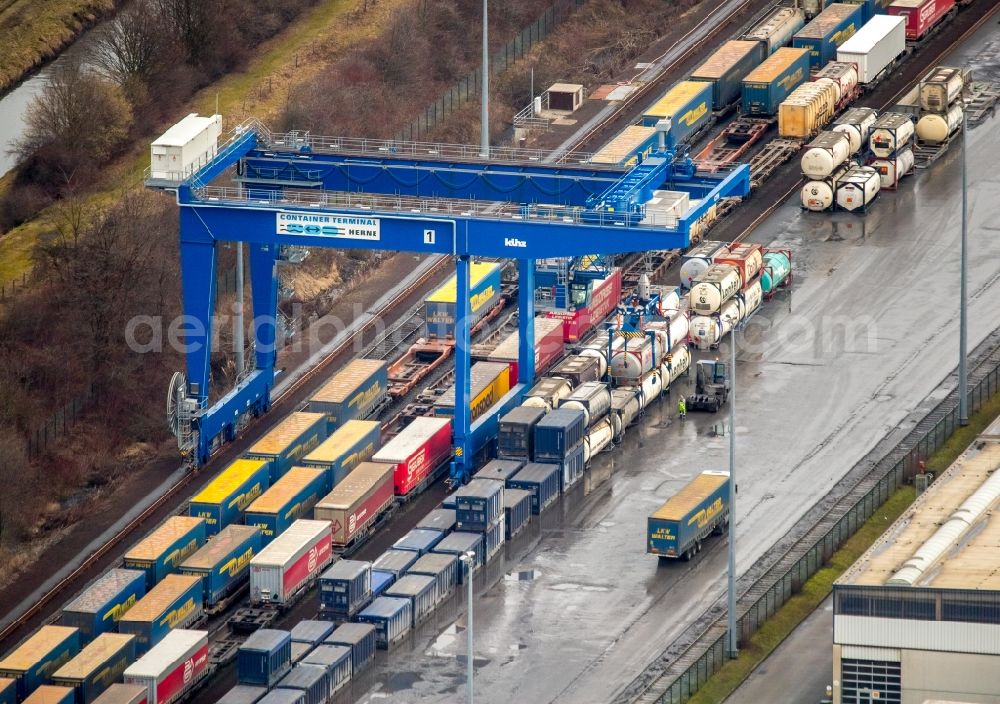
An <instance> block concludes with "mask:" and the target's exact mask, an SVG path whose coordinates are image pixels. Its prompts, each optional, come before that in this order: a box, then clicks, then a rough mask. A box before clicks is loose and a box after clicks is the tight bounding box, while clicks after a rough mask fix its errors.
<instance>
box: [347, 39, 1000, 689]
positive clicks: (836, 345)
mask: <svg viewBox="0 0 1000 704" xmlns="http://www.w3.org/2000/svg"><path fill="white" fill-rule="evenodd" d="M961 53H962V57H957V58H964V57H969V56H975V57H976V58H975V60H974V61H972V62H971V63H972V65H973V67H974V68H978V69H980V72H979V75H980V76H981V77H984V78H985V77H992V78H994V79H997V78H1000V58H998V57H1000V41H998V40H997V38H996V31H995V25H993V24H992V23H990V24H989V25H987V26H986V27H985V28H984V30H982V31H980V33H979V34H978V35H977V38H976V39H975V40H974V41H972V42H970V43H969V45H968V46H967V47H965V49H964V50H963V51H962V52H961ZM957 58H956V59H952V63H954V61H955V60H957ZM984 69H985V70H984ZM998 129H1000V122H998V121H997V120H995V119H994V120H991V121H988V122H987V123H985V124H983V125H982V126H980V127H979V128H977V129H976V130H974V131H972V132H971V134H970V160H969V182H970V207H971V213H972V217H971V225H970V231H969V241H970V251H971V256H970V269H969V271H970V288H969V291H970V296H971V308H970V318H969V320H970V338H969V347H970V349H972V348H974V347H975V345H976V344H978V342H979V341H980V340H982V339H983V338H984V337H985V335H986V334H987V333H988V332H989V331H991V330H993V329H994V328H996V327H997V326H998V325H1000V238H998V232H1000V225H998V224H997V216H998V212H1000V179H998V177H997V175H996V166H995V164H997V163H1000V140H998V139H996V134H997V130H998ZM959 163H960V162H959V152H958V150H957V148H955V149H952V150H951V152H950V153H949V154H948V155H946V156H945V157H944V158H943V159H942V160H940V161H939V162H938V163H936V164H935V165H934V166H933V167H932V168H931V169H929V170H927V171H924V172H919V173H918V174H917V175H916V176H914V177H910V178H909V179H907V180H906V181H905V182H904V184H903V185H902V187H901V188H900V190H899V191H898V192H896V193H883V194H882V195H881V196H880V197H879V199H878V201H876V203H875V204H874V205H873V207H872V209H871V211H870V212H869V214H868V215H867V216H866V217H859V216H855V215H851V214H846V213H839V214H835V215H831V214H805V213H802V212H801V211H800V210H799V208H798V206H797V202H792V203H789V204H786V205H785V206H783V207H782V208H780V209H779V210H778V211H777V212H776V213H775V214H774V215H773V216H772V217H771V218H770V219H769V220H768V221H767V222H766V223H765V224H764V225H763V226H762V227H760V228H759V229H758V230H757V232H756V233H755V235H754V237H753V239H754V240H755V241H758V242H761V243H765V244H770V245H788V246H790V247H792V248H793V249H794V251H795V282H794V286H793V289H792V291H791V292H790V293H788V294H781V295H779V296H778V297H776V298H775V299H774V300H772V301H770V302H767V303H765V305H764V308H763V309H762V311H761V312H760V313H759V314H758V315H757V316H756V317H755V318H754V320H753V321H752V322H751V324H750V326H749V328H748V330H747V332H746V334H745V335H744V336H742V338H741V344H740V346H739V347H738V350H739V351H738V358H739V365H738V367H739V368H738V375H737V386H738V389H737V392H738V397H739V402H738V417H737V425H736V427H737V439H738V450H737V458H738V464H737V468H738V469H737V474H738V480H737V481H738V485H739V487H740V492H739V500H738V508H737V516H738V524H737V525H738V537H737V542H738V546H739V554H738V570H739V571H740V572H743V571H744V570H746V569H747V568H748V567H749V566H751V565H752V564H753V563H754V561H755V560H756V559H758V558H759V556H760V555H761V554H762V553H763V552H764V551H765V550H766V549H767V548H768V547H770V546H771V545H772V544H773V542H774V541H775V540H776V539H777V538H779V537H781V536H782V535H783V534H784V533H785V532H786V531H787V530H788V529H789V528H790V527H791V526H792V525H793V524H794V522H795V521H796V520H797V519H798V518H799V517H800V516H801V515H802V514H803V513H804V512H805V511H806V509H807V508H808V507H809V506H811V505H812V503H814V502H815V501H816V500H817V498H818V497H820V496H822V495H823V494H824V493H826V492H827V491H828V490H829V488H830V487H831V486H832V485H833V484H834V483H835V482H837V481H838V480H839V479H840V477H841V476H842V475H843V474H844V473H846V472H847V470H848V469H849V468H850V467H851V466H852V465H853V464H854V463H855V462H856V461H857V460H858V459H860V458H861V457H862V456H863V455H864V454H865V453H866V452H867V451H868V450H870V449H871V448H872V447H873V446H874V445H875V444H876V443H877V442H878V441H879V440H880V439H881V438H882V437H883V436H884V435H886V434H887V433H888V432H889V431H890V430H892V429H894V428H896V427H897V426H898V425H900V424H901V422H902V421H903V420H904V419H905V417H906V416H907V415H908V414H909V413H910V412H911V411H912V410H913V409H914V408H915V407H916V406H917V405H918V403H919V402H920V401H921V400H922V399H923V398H924V397H925V396H926V395H927V394H928V393H930V392H931V391H932V389H933V388H934V387H935V386H936V385H937V384H938V383H939V382H940V381H941V380H942V379H943V378H945V377H946V376H947V375H948V373H949V372H950V371H951V370H952V369H953V368H954V366H955V365H956V363H957V351H958V340H957V331H958V323H957V304H958V286H957V280H958V279H957V277H958V249H957V245H958V241H959V219H958V218H959V213H960V210H959V208H960V203H961V200H960V191H959V177H960V176H959V173H960V172H959ZM708 354H720V355H721V356H723V357H728V354H729V352H728V349H727V348H726V347H725V346H724V347H723V349H722V350H720V351H719V352H718V353H708ZM696 358H697V357H696ZM689 383H693V379H692V380H690V382H689V381H688V380H682V381H681V382H680V385H681V387H682V388H683V389H684V392H685V393H687V392H688V386H687V385H688V384H689ZM676 398H677V391H674V393H672V394H671V395H670V396H669V397H668V398H667V399H666V400H665V401H664V402H663V403H662V404H656V405H655V406H654V407H653V408H651V409H650V410H649V411H648V412H647V413H646V416H645V418H644V419H643V420H642V421H641V422H640V423H639V424H637V425H636V426H634V427H633V428H632V429H631V430H630V431H629V434H628V436H627V438H626V440H625V442H624V443H623V445H622V446H621V447H619V448H618V449H617V450H616V451H615V452H610V453H605V454H603V455H601V456H599V457H598V458H596V459H595V461H594V462H593V466H592V469H591V471H590V472H589V473H588V476H587V481H586V485H585V486H584V487H577V489H576V490H575V491H573V492H571V493H570V495H569V496H567V497H565V498H564V499H563V501H562V502H561V503H560V504H559V505H558V507H557V508H555V509H553V511H552V512H551V513H550V515H547V516H545V517H544V520H543V521H542V522H541V524H540V525H539V523H537V522H536V523H535V524H533V527H532V534H531V535H529V536H526V537H525V538H522V539H521V540H520V541H519V542H518V543H514V544H513V545H511V546H509V547H510V548H511V549H510V550H509V551H508V553H509V555H508V558H507V559H506V560H504V561H500V560H496V561H494V563H493V564H492V565H491V567H490V569H489V571H488V573H487V574H485V575H484V576H483V577H482V578H480V580H479V582H478V584H477V591H478V592H479V594H478V597H477V601H476V612H475V653H476V658H475V666H476V699H477V701H479V702H497V703H499V702H510V701H524V702H532V704H535V703H538V704H541V703H543V702H565V703H572V704H588V703H590V702H607V701H610V700H612V699H613V698H614V696H615V694H616V693H617V692H619V691H620V690H621V689H622V688H623V687H625V686H626V685H627V684H628V683H629V682H631V681H632V679H633V678H634V677H635V676H636V675H637V674H638V673H639V672H640V671H641V670H642V668H643V667H644V666H645V665H646V664H647V663H648V662H649V661H651V660H652V659H653V658H654V657H656V656H657V655H658V654H659V653H660V652H661V651H662V650H663V648H664V647H665V646H666V645H667V644H668V643H669V642H670V641H671V640H672V639H673V638H674V637H676V636H677V635H678V634H679V633H681V632H682V631H683V630H684V629H685V627H687V626H688V625H689V624H690V623H691V622H692V621H693V620H694V619H695V618H697V617H698V616H699V615H700V614H701V613H702V611H703V610H704V609H705V608H706V607H707V606H708V605H709V604H711V603H712V602H714V601H715V599H717V598H718V597H719V595H720V594H721V593H722V591H723V590H724V586H725V543H724V541H723V540H721V539H715V540H714V541H711V542H710V543H709V544H708V545H707V547H706V550H705V552H703V554H702V555H700V556H699V557H698V559H696V560H695V561H693V562H692V563H687V564H686V563H672V564H668V565H660V564H658V561H657V560H656V559H655V558H651V557H649V556H647V555H646V554H645V552H644V535H645V533H644V531H645V521H646V516H647V515H648V514H649V513H650V512H651V511H653V510H654V509H655V508H656V507H657V506H658V505H659V504H661V503H662V502H663V501H664V500H666V498H668V497H669V496H671V495H672V494H673V493H675V492H676V491H677V490H678V489H680V488H681V487H682V486H683V485H684V483H685V482H687V481H688V480H689V479H690V478H691V477H692V476H693V475H694V474H695V473H697V472H699V471H702V470H704V469H712V468H725V467H726V466H727V461H728V444H727V443H728V438H725V437H716V436H714V434H713V430H712V427H713V425H714V424H718V423H723V422H724V421H726V416H725V414H720V415H718V416H713V415H710V414H704V415H698V414H691V415H689V417H688V419H687V420H686V421H685V422H679V421H678V420H677V419H676V417H675V416H676V410H675V404H676ZM461 611H462V609H461V608H460V607H459V605H458V603H457V599H453V600H452V601H451V602H449V603H448V604H447V605H446V606H445V607H444V608H443V609H442V610H441V611H439V612H438V613H437V614H436V616H435V617H434V618H433V619H432V620H431V622H429V623H427V624H424V626H422V627H421V628H420V629H419V630H418V631H417V632H416V633H415V634H414V635H413V636H412V637H411V638H409V639H408V640H407V641H406V643H404V644H403V645H402V646H401V647H399V648H397V649H396V650H395V651H393V652H392V653H390V654H389V655H386V654H384V653H380V654H379V661H378V664H377V666H376V668H375V670H374V671H373V672H369V673H367V675H366V676H365V677H363V679H362V682H358V683H355V686H353V687H352V688H351V690H352V691H351V692H350V693H345V696H344V697H343V699H344V700H351V701H361V702H377V701H385V700H390V701H393V702H417V701H419V702H452V701H459V700H460V699H461V697H462V692H463V689H462V687H463V682H464V648H465V646H464V629H465V619H464V615H462V614H461V613H460V612H461ZM359 685H360V686H359Z"/></svg>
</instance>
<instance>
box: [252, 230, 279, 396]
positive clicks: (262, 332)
mask: <svg viewBox="0 0 1000 704" xmlns="http://www.w3.org/2000/svg"><path fill="white" fill-rule="evenodd" d="M250 282H251V286H252V297H253V334H254V340H255V341H256V343H255V344H256V349H257V369H258V370H259V371H261V372H263V373H264V374H265V376H267V378H268V379H273V378H274V365H275V360H276V359H277V357H278V350H277V344H278V245H276V244H253V245H250ZM269 406H270V403H267V404H266V406H265V408H264V409H262V410H267V407H269Z"/></svg>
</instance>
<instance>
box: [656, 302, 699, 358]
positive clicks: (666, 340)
mask: <svg viewBox="0 0 1000 704" xmlns="http://www.w3.org/2000/svg"><path fill="white" fill-rule="evenodd" d="M690 326H691V321H689V320H688V318H687V316H686V315H684V314H683V313H681V312H679V311H678V312H676V313H674V314H673V315H671V316H669V317H668V318H667V319H666V320H654V321H652V322H650V323H648V324H647V325H646V330H652V331H653V332H654V333H655V334H656V345H657V346H656V354H657V356H659V355H660V354H662V353H663V351H664V350H668V349H670V348H671V347H674V346H676V345H677V344H678V343H679V342H683V341H684V340H685V339H687V335H688V330H689V329H690Z"/></svg>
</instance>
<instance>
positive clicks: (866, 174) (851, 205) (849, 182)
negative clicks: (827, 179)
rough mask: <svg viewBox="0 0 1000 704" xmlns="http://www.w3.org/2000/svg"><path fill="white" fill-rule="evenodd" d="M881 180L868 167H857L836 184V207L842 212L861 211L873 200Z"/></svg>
mask: <svg viewBox="0 0 1000 704" xmlns="http://www.w3.org/2000/svg"><path fill="white" fill-rule="evenodd" d="M881 187H882V179H881V177H880V176H879V173H878V171H876V170H875V169H873V168H872V167H870V166H858V167H855V168H853V169H851V170H850V171H848V172H847V173H846V174H845V175H844V178H842V179H840V181H839V182H838V183H837V207H839V208H843V209H844V210H852V211H853V210H861V209H864V208H866V207H868V204H869V203H871V202H872V201H873V200H875V196H877V195H878V192H879V189H880V188H881Z"/></svg>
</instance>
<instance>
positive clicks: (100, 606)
mask: <svg viewBox="0 0 1000 704" xmlns="http://www.w3.org/2000/svg"><path fill="white" fill-rule="evenodd" d="M145 594H146V573H145V572H141V571H139V570H124V569H111V570H108V571H107V572H105V573H104V574H103V575H101V577H100V578H99V579H98V580H97V581H96V582H94V583H93V584H91V585H90V586H89V587H87V588H86V589H85V590H84V591H83V593H82V594H80V596H78V597H76V598H75V599H73V601H71V602H69V603H68V604H66V606H64V607H63V611H62V618H61V621H62V625H64V626H70V627H73V628H78V629H80V641H81V643H84V644H85V643H89V642H90V641H91V640H93V639H94V638H96V637H97V636H99V635H100V634H102V633H107V632H109V631H114V630H115V629H116V628H117V625H118V621H119V620H120V619H121V617H122V616H123V615H124V614H125V612H126V611H128V610H129V609H130V608H132V606H134V605H135V602H137V601H138V600H139V599H141V598H142V597H143V596H145Z"/></svg>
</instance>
